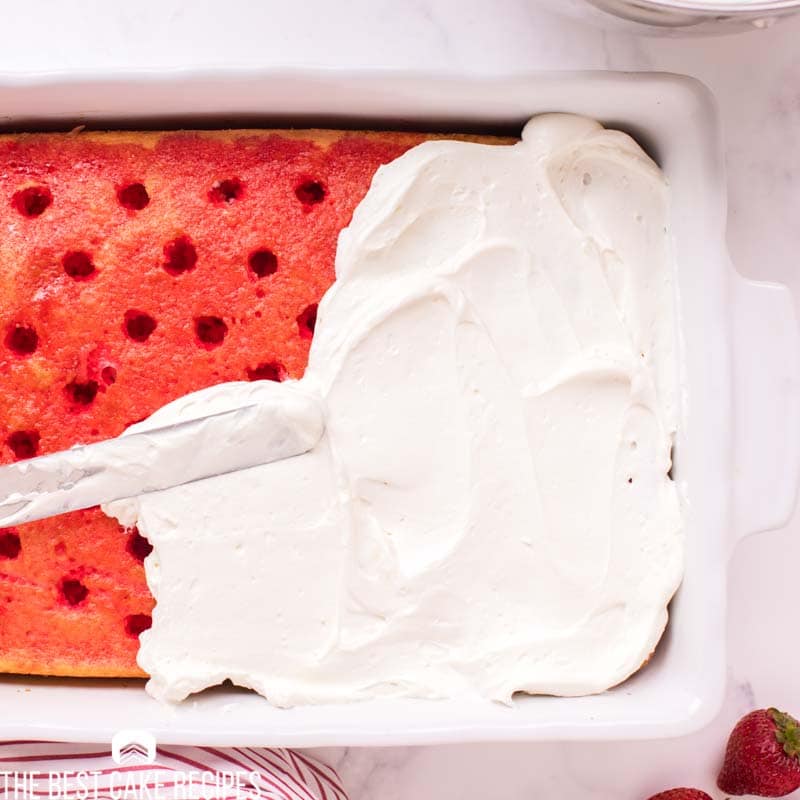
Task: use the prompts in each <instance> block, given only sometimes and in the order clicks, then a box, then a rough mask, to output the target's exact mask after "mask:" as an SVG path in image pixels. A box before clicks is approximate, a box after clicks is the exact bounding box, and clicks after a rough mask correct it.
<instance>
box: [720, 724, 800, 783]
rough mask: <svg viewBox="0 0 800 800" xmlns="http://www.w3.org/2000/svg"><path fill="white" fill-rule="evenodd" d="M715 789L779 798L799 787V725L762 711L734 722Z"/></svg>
mask: <svg viewBox="0 0 800 800" xmlns="http://www.w3.org/2000/svg"><path fill="white" fill-rule="evenodd" d="M717 786H719V788H720V789H722V791H723V792H726V793H727V794H734V795H740V794H755V795H759V796H760V797H783V796H784V795H786V794H789V793H790V792H793V791H794V790H795V789H798V788H800V723H798V722H797V720H796V719H795V718H794V717H792V716H790V715H789V714H786V713H784V712H783V711H778V710H777V709H775V708H762V709H759V710H758V711H751V712H750V713H749V714H747V715H746V716H744V717H742V718H741V719H740V720H739V722H737V723H736V727H735V728H734V729H733V731H731V735H730V737H729V739H728V746H727V748H726V750H725V762H724V763H723V765H722V770H721V771H720V773H719V777H718V778H717Z"/></svg>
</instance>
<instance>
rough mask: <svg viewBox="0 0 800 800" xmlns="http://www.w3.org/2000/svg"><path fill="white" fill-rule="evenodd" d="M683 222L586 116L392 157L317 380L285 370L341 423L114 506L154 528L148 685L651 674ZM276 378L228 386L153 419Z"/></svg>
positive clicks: (266, 691)
mask: <svg viewBox="0 0 800 800" xmlns="http://www.w3.org/2000/svg"><path fill="white" fill-rule="evenodd" d="M667 219H668V193H667V188H666V185H665V180H664V178H663V176H662V175H661V173H660V171H659V169H658V167H657V166H656V165H655V164H654V163H653V162H652V161H651V160H650V159H649V158H648V157H647V156H646V155H645V154H644V152H643V151H642V150H641V149H640V148H639V146H638V145H637V144H636V143H635V142H634V141H633V140H632V139H631V138H629V137H628V136H627V135H625V134H623V133H619V132H616V131H609V130H605V129H603V128H602V127H601V126H600V125H599V124H598V123H596V122H594V121H591V120H588V119H584V118H581V117H575V116H567V115H545V116H542V117H537V118H534V119H533V120H531V122H529V123H528V124H527V125H526V126H525V129H524V132H523V135H522V140H521V141H520V142H519V143H517V144H514V145H508V146H498V145H484V144H474V143H466V142H456V141H431V142H428V143H425V144H422V145H419V146H418V147H415V148H413V149H412V150H410V151H408V152H407V153H406V154H404V155H403V156H401V157H400V158H398V159H397V160H395V161H393V162H392V163H390V164H388V165H387V166H384V167H382V168H381V169H379V170H378V172H377V173H376V175H375V177H374V179H373V182H372V186H371V188H370V190H369V192H368V193H367V195H366V197H365V198H364V200H363V201H362V202H361V204H360V205H359V206H358V208H357V209H356V211H355V213H354V215H353V219H352V222H351V224H350V225H349V227H348V228H346V229H345V230H343V231H342V233H341V235H340V238H339V246H338V251H337V256H336V282H335V283H334V285H333V286H332V288H331V289H330V290H329V291H328V292H327V293H326V295H325V297H324V298H323V300H322V302H321V304H320V306H319V313H318V320H317V326H316V332H315V336H314V340H313V344H312V347H311V353H310V358H309V364H308V369H307V371H306V374H305V377H304V378H303V379H302V380H301V381H299V382H286V383H283V384H264V385H263V386H261V387H259V392H266V393H268V394H269V395H270V397H271V400H272V399H278V401H279V398H281V397H286V398H287V401H286V402H287V405H288V404H289V402H290V399H291V398H292V397H294V398H295V399H296V398H297V396H298V393H300V394H301V395H302V394H305V395H307V396H308V397H311V398H319V399H320V400H321V402H322V403H323V404H324V416H325V426H326V427H325V433H324V435H323V436H322V439H321V440H320V442H319V444H318V445H317V446H316V447H314V448H313V449H312V450H311V451H309V452H307V453H306V454H304V455H301V456H297V457H294V458H290V459H286V460H283V461H279V462H275V463H271V464H267V465H264V466H258V467H254V468H252V469H248V470H245V471H242V472H238V473H234V474H228V475H223V476H220V477H216V478H210V479H205V480H201V481H197V482H195V483H191V484H188V485H183V486H180V487H177V488H174V489H169V490H165V491H162V492H157V493H154V494H150V495H146V496H142V497H140V498H136V499H133V500H127V501H119V502H117V503H114V504H111V505H110V506H109V507H108V508H107V511H108V512H109V513H111V514H113V515H115V516H117V517H118V518H119V519H120V521H121V522H122V523H123V524H126V525H130V524H133V523H134V522H135V523H136V524H138V526H139V529H140V531H141V532H142V533H143V535H145V536H146V537H147V538H148V539H149V540H150V541H151V543H152V544H153V546H154V551H153V553H152V554H151V555H150V556H149V557H148V558H147V560H146V562H145V568H146V573H147V580H148V584H149V586H150V588H151V590H152V592H153V594H154V596H155V598H156V601H157V605H156V608H155V611H154V614H153V627H152V628H151V629H150V630H148V631H146V632H145V633H144V634H142V637H141V647H140V652H139V659H138V660H139V664H140V665H141V667H142V668H143V669H144V670H145V671H147V672H148V673H149V674H150V676H151V678H150V681H149V683H148V685H147V686H148V690H149V692H150V693H151V694H152V695H154V696H155V697H157V698H160V699H164V700H170V701H178V700H182V699H183V698H185V697H187V696H188V695H190V694H191V693H193V692H197V691H200V690H202V689H204V688H206V687H209V686H213V685H215V684H218V683H220V682H222V681H223V680H225V679H230V680H231V681H233V682H234V683H235V684H239V685H241V686H246V687H249V688H251V689H254V690H255V691H257V692H259V693H261V694H262V695H264V696H265V697H267V698H268V699H269V700H270V701H271V702H272V703H274V704H277V705H279V706H292V705H296V704H307V703H325V702H341V701H351V700H359V699H365V698H373V697H387V696H391V697H394V696H413V697H425V698H445V697H453V696H458V695H465V694H472V695H476V694H477V695H480V696H484V697H486V698H491V699H494V700H498V701H502V702H510V700H511V698H512V695H513V693H514V692H519V691H522V692H531V693H546V694H555V695H580V694H587V693H594V692H601V691H603V690H605V689H607V688H609V687H611V686H613V685H615V684H617V683H619V682H621V681H623V680H624V679H625V678H627V677H628V676H629V675H631V674H632V673H633V672H635V671H636V670H637V669H638V668H639V667H640V666H641V665H642V664H643V663H644V662H645V661H646V660H647V659H648V657H649V656H650V654H651V653H652V652H653V650H654V648H655V647H656V644H657V643H658V640H659V638H660V636H661V634H662V632H663V630H664V627H665V625H666V621H667V604H668V602H669V600H670V598H671V597H672V595H673V593H674V591H675V589H676V588H677V586H678V584H679V582H680V579H681V575H682V570H683V533H682V519H681V516H682V515H681V506H680V501H679V496H678V492H677V490H676V487H675V484H674V483H673V482H672V481H671V480H670V478H669V477H668V472H669V470H670V453H671V445H672V441H673V436H674V434H675V431H676V428H677V424H678V420H679V411H680V409H679V398H680V383H679V379H678V376H679V363H678V362H679V360H678V337H677V324H676V300H675V287H674V276H673V267H672V261H671V254H670V247H669V239H668V233H667ZM252 391H253V385H252V384H246V383H229V384H223V385H220V386H216V387H213V388H211V389H208V390H204V391H202V392H198V393H196V394H194V395H190V396H188V397H185V398H183V399H181V400H178V401H176V402H174V403H171V404H170V405H168V406H166V407H165V408H163V409H161V410H160V411H158V412H157V413H156V414H154V415H153V416H152V417H151V418H149V419H148V420H146V421H145V422H143V423H140V424H138V425H135V426H133V427H132V428H131V429H130V430H132V431H135V430H144V429H147V428H148V427H155V426H157V425H163V424H165V423H167V422H170V421H177V420H180V419H185V418H189V417H191V416H197V415H198V414H204V413H213V412H214V411H217V410H222V409H227V408H231V407H235V406H237V405H238V404H245V403H247V402H248V398H249V397H250V396H251V394H252ZM273 395H274V398H273V397H272V396H273ZM298 424H303V421H302V419H300V420H298ZM227 444H228V443H227V442H226V441H220V442H218V443H217V446H218V447H219V448H225V447H226V446H227ZM175 468H176V469H180V464H176V465H175Z"/></svg>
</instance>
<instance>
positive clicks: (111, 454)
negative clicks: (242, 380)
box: [0, 392, 325, 527]
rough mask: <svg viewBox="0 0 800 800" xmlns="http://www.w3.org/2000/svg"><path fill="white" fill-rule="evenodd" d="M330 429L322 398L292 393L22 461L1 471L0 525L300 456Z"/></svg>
mask: <svg viewBox="0 0 800 800" xmlns="http://www.w3.org/2000/svg"><path fill="white" fill-rule="evenodd" d="M287 401H288V402H287ZM324 427H325V421H324V417H323V412H322V407H321V404H320V403H319V401H317V400H316V399H315V398H313V397H311V396H308V395H305V394H302V393H300V392H291V393H284V394H283V395H282V396H280V397H279V396H278V395H277V394H275V395H274V396H273V397H272V398H270V397H264V398H259V399H258V400H255V401H254V402H252V404H249V405H244V406H242V407H240V408H235V409H233V410H230V411H223V412H221V413H217V414H211V415H209V416H204V417H198V418H196V419H189V420H186V421H183V422H180V423H177V424H174V425H168V426H164V427H160V428H153V429H150V430H147V431H141V432H136V433H130V434H126V435H124V436H120V437H118V438H116V439H109V440H107V441H105V442H98V443H97V444H90V445H84V446H79V447H74V448H72V449H70V450H64V451H62V452H59V453H53V454H52V455H46V456H39V457H38V458H31V459H28V460H26V461H19V462H17V463H15V464H10V465H8V466H4V467H0V527H7V526H9V525H20V524H22V523H24V522H31V521H33V520H36V519H42V518H44V517H52V516H55V515H56V514H63V513H64V512H66V511H76V510H78V509H81V508H89V507H91V506H95V505H99V504H100V503H108V502H111V501H112V500H120V499H122V498H125V497H135V496H136V495H140V494H147V493H149V492H156V491H159V490H161V489H169V488H171V487H173V486H179V485H181V484H184V483H191V482H192V481H196V480H200V479H201V478H210V477H213V476H215V475H223V474H225V473H228V472H236V471H237V470H240V469H247V468H248V467H254V466H258V465H259V464H266V463H269V462H271V461H279V460H281V459H284V458H291V457H292V456H297V455H301V454H302V453H305V452H308V451H309V450H311V449H312V448H313V447H314V446H315V445H316V444H317V442H318V441H319V440H320V438H321V437H322V433H323V430H324ZM176 465H177V467H176Z"/></svg>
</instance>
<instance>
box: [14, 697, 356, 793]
mask: <svg viewBox="0 0 800 800" xmlns="http://www.w3.org/2000/svg"><path fill="white" fill-rule="evenodd" d="M0 713H2V712H1V711H0ZM0 798H2V799H3V800H347V794H346V792H345V791H344V789H343V788H342V785H341V782H340V781H339V776H338V775H337V774H336V772H335V771H334V770H333V769H331V768H330V767H329V766H327V765H326V764H323V763H322V762H320V761H317V760H316V759H314V758H312V757H310V756H308V755H305V754H303V753H298V752H295V751H292V750H282V749H267V748H249V747H234V748H214V747H170V746H165V747H159V748H158V750H157V754H156V757H155V761H153V762H152V763H135V764H131V763H127V762H123V763H121V764H117V763H115V762H114V761H113V760H112V757H111V752H110V750H109V749H106V748H103V747H102V746H98V745H79V744H69V745H67V744H56V743H49V742H2V743H0Z"/></svg>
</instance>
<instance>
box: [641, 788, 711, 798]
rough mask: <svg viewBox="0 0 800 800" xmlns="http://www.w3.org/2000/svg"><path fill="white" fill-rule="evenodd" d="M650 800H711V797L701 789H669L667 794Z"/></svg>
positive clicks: (659, 794) (657, 795)
mask: <svg viewBox="0 0 800 800" xmlns="http://www.w3.org/2000/svg"><path fill="white" fill-rule="evenodd" d="M648 800H711V797H710V796H709V795H707V794H706V793H705V792H701V791H700V790H699V789H683V788H681V789H667V791H666V792H659V793H658V794H654V795H653V796H652V797H650V798H648Z"/></svg>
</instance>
